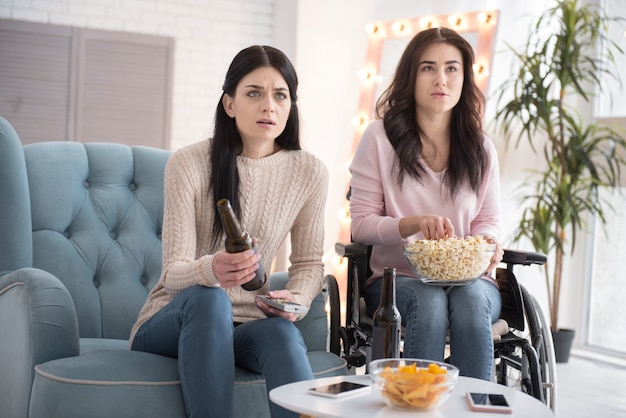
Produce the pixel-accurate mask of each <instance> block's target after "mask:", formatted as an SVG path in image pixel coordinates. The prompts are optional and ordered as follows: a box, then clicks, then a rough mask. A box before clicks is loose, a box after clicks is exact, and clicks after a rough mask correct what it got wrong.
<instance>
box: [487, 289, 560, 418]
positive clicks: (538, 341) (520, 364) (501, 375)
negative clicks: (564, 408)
mask: <svg viewBox="0 0 626 418" xmlns="http://www.w3.org/2000/svg"><path fill="white" fill-rule="evenodd" d="M520 290H521V295H522V303H523V306H524V329H523V330H514V331H512V332H511V333H509V334H508V335H506V336H504V337H503V338H502V341H500V342H498V343H496V358H497V361H496V379H497V381H498V383H500V384H503V385H506V386H509V387H512V388H514V389H517V390H520V391H522V392H524V393H527V394H529V395H531V396H533V397H535V398H537V399H539V400H540V401H542V402H544V403H545V404H546V405H548V406H549V407H550V408H551V409H552V411H556V397H555V395H556V360H555V357H554V345H553V342H552V333H551V331H550V328H549V326H548V324H547V321H546V319H545V316H544V315H543V312H542V311H541V308H540V307H539V304H538V303H537V301H536V299H535V298H534V297H533V296H532V295H530V294H529V293H528V291H527V290H526V289H525V288H524V287H523V286H520Z"/></svg>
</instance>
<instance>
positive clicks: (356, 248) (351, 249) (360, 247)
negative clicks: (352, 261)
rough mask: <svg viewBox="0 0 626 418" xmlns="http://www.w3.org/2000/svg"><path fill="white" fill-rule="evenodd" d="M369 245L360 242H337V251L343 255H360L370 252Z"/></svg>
mask: <svg viewBox="0 0 626 418" xmlns="http://www.w3.org/2000/svg"><path fill="white" fill-rule="evenodd" d="M369 248H370V246H369V245H365V244H359V243H358V242H337V243H335V252H336V253H337V254H338V255H339V256H341V257H360V256H367V255H368V254H369Z"/></svg>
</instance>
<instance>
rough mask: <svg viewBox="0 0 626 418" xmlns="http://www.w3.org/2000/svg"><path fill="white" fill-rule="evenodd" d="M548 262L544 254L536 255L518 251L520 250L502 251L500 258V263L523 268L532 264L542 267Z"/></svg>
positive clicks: (530, 252)
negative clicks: (522, 266)
mask: <svg viewBox="0 0 626 418" xmlns="http://www.w3.org/2000/svg"><path fill="white" fill-rule="evenodd" d="M547 260H548V257H546V255H545V254H542V253H536V252H532V251H520V250H508V249H505V250H504V255H503V257H502V263H505V264H508V265H512V264H519V265H524V266H530V265H532V264H539V265H543V264H545V263H546V261H547Z"/></svg>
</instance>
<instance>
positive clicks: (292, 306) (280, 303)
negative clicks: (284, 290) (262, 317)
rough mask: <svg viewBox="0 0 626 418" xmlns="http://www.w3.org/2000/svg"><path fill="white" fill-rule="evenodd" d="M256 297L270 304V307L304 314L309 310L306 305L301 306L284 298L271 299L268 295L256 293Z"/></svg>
mask: <svg viewBox="0 0 626 418" xmlns="http://www.w3.org/2000/svg"><path fill="white" fill-rule="evenodd" d="M257 298H258V299H259V300H261V302H263V303H265V304H266V305H268V306H271V307H272V308H276V309H280V310H281V311H285V312H289V313H297V314H305V313H307V312H308V311H309V309H308V308H307V307H306V306H302V305H300V304H298V303H295V302H289V301H287V300H285V299H278V298H276V299H272V298H270V297H269V296H261V295H258V296H257Z"/></svg>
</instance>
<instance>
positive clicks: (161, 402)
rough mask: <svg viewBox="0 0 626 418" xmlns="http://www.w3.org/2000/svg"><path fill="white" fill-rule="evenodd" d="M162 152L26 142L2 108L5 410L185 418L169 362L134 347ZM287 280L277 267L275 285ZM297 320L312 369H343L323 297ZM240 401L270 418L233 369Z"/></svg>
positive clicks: (252, 377) (0, 271)
mask: <svg viewBox="0 0 626 418" xmlns="http://www.w3.org/2000/svg"><path fill="white" fill-rule="evenodd" d="M169 155H170V153H169V152H167V151H164V150H159V149H154V148H148V147H128V146H125V145H120V144H111V143H108V144H93V143H90V144H81V143H74V142H48V143H38V144H32V145H27V146H24V147H22V145H21V144H20V141H19V138H18V135H17V133H16V132H15V131H14V130H13V128H12V127H11V125H10V124H9V123H8V122H7V121H6V120H4V119H2V118H1V117H0V411H1V412H0V416H2V417H7V418H24V417H30V418H40V417H46V418H51V417H59V418H71V417H77V418H78V417H80V418H88V417H103V418H105V417H106V418H112V417H116V418H117V417H129V418H130V417H132V418H137V417H167V418H174V417H184V416H185V413H184V407H183V401H182V395H181V391H180V383H179V381H178V371H177V361H176V360H175V359H171V358H167V357H162V356H157V355H153V354H149V353H141V352H132V351H130V350H129V349H128V336H129V334H130V329H131V327H132V325H133V323H134V321H135V319H136V317H137V313H138V312H139V309H140V308H141V306H142V305H143V303H144V301H145V298H146V296H147V293H148V291H149V290H150V289H151V288H152V286H154V284H155V283H156V282H157V280H158V278H159V274H160V272H161V236H160V234H161V225H162V218H163V171H164V167H165V163H166V162H167V159H168V157H169ZM285 282H286V274H274V275H272V278H271V285H272V287H273V288H280V287H283V286H284V284H285ZM297 325H298V327H299V328H300V330H301V332H302V333H303V336H304V339H305V342H306V344H307V347H308V350H309V353H308V355H309V360H310V362H311V365H312V367H313V371H314V373H315V375H316V376H317V377H323V376H333V375H340V374H346V373H347V369H346V367H345V362H344V361H343V360H342V359H340V358H339V357H338V356H336V355H334V354H332V353H329V352H328V351H327V348H326V347H327V337H326V335H327V317H326V312H325V297H324V295H323V294H320V295H319V296H318V297H317V299H316V300H315V301H314V303H313V305H312V307H311V310H310V311H309V314H308V315H307V316H306V318H304V319H303V320H302V321H299V322H298V323H297ZM216 384H219V382H216ZM208 390H211V388H210V387H207V391H208ZM234 410H235V416H237V417H246V418H251V417H268V416H269V409H268V405H267V393H266V388H265V383H264V381H263V377H262V376H261V375H259V374H256V373H251V372H249V371H247V370H244V369H239V368H238V369H237V370H236V384H235V401H234Z"/></svg>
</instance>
